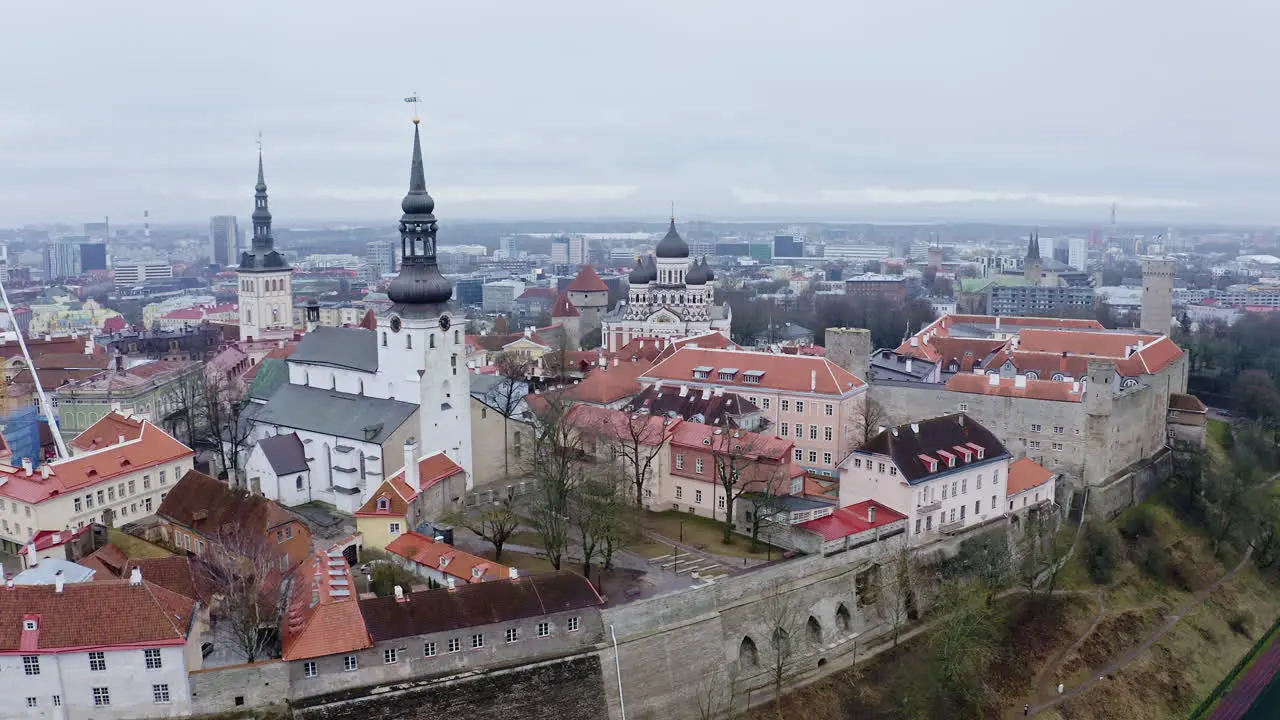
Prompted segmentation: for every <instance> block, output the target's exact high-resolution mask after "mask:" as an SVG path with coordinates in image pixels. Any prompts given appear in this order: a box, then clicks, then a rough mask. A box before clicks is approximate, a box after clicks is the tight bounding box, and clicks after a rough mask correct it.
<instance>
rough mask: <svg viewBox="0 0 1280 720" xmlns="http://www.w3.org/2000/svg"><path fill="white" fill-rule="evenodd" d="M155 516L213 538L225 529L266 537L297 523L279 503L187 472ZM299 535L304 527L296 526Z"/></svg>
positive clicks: (199, 474)
mask: <svg viewBox="0 0 1280 720" xmlns="http://www.w3.org/2000/svg"><path fill="white" fill-rule="evenodd" d="M156 514H157V515H159V516H160V517H162V518H164V519H166V520H169V521H170V522H173V523H175V524H178V525H181V526H182V527H185V528H189V529H191V530H194V531H195V532H198V533H202V534H204V535H205V536H206V537H216V536H217V535H218V534H219V533H220V532H221V531H223V529H225V528H228V527H236V528H243V529H244V530H245V531H246V532H249V533H252V535H253V536H254V537H261V538H266V537H267V535H268V533H270V532H271V531H272V530H274V529H275V528H278V527H281V526H283V525H288V524H289V523H292V522H295V521H298V517H297V516H296V515H294V514H293V513H292V512H290V511H288V510H286V509H285V508H284V507H282V506H281V505H280V504H279V503H276V502H275V501H273V500H269V499H267V498H266V497H263V496H262V495H253V494H250V493H247V492H242V491H240V490H236V489H234V488H231V487H229V486H228V485H227V484H226V483H224V482H222V481H221V480H219V479H217V478H215V477H211V476H209V475H205V474H204V473H202V472H199V471H197V470H188V471H187V474H186V475H183V476H182V479H181V480H179V481H178V484H177V485H174V486H173V487H172V488H171V489H170V490H169V492H168V494H167V495H165V497H164V500H162V501H161V502H160V507H159V508H157V509H156ZM297 524H298V525H299V526H300V527H299V530H298V531H299V532H303V529H302V528H305V525H303V524H302V523H301V522H298V523H297Z"/></svg>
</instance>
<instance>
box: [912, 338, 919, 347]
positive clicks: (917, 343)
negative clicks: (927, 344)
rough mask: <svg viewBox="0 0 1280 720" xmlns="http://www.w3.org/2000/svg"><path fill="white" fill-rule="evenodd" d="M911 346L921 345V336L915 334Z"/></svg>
mask: <svg viewBox="0 0 1280 720" xmlns="http://www.w3.org/2000/svg"><path fill="white" fill-rule="evenodd" d="M911 347H920V338H918V337H915V336H914V335H913V336H912V337H911Z"/></svg>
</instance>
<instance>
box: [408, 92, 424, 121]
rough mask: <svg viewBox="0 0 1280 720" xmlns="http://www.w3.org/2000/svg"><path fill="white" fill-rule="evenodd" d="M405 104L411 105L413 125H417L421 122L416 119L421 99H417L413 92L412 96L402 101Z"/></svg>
mask: <svg viewBox="0 0 1280 720" xmlns="http://www.w3.org/2000/svg"><path fill="white" fill-rule="evenodd" d="M404 101H405V102H407V103H413V124H414V125H417V124H418V123H421V122H422V118H420V117H418V103H420V102H422V98H420V97H418V93H417V92H416V91H415V92H414V93H413V94H412V95H410V96H409V97H407V98H405V99H404Z"/></svg>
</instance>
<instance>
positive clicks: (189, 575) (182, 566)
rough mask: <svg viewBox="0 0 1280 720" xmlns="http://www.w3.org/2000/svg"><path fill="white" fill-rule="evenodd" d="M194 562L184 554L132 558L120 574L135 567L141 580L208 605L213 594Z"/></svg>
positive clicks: (125, 576) (126, 574) (122, 574)
mask: <svg viewBox="0 0 1280 720" xmlns="http://www.w3.org/2000/svg"><path fill="white" fill-rule="evenodd" d="M194 563H195V560H192V559H191V558H190V557H188V556H185V555H171V556H169V557H158V558H134V559H132V560H130V561H129V562H128V564H127V565H126V566H125V568H124V571H123V572H122V573H120V576H121V577H124V578H127V577H129V575H130V573H131V572H132V571H133V568H135V567H136V568H138V570H139V571H140V572H141V573H142V579H143V580H146V581H147V582H152V583H155V584H156V585H159V586H160V587H162V588H165V589H167V590H170V591H172V592H175V593H177V594H179V595H181V596H182V597H186V598H192V599H195V600H199V601H200V602H201V603H202V604H204V605H208V604H209V601H210V599H211V597H212V594H213V593H212V588H210V587H208V583H207V582H205V581H204V580H203V579H202V578H201V577H200V575H199V573H198V571H197V570H196V566H195V564H194ZM95 579H97V578H96V576H95Z"/></svg>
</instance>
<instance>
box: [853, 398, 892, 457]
mask: <svg viewBox="0 0 1280 720" xmlns="http://www.w3.org/2000/svg"><path fill="white" fill-rule="evenodd" d="M887 417H888V413H886V412H885V411H884V406H883V405H881V404H880V403H878V402H876V401H875V400H874V399H872V398H871V396H870V395H867V396H866V397H865V398H864V400H863V402H861V403H859V404H858V409H857V411H856V412H855V413H854V419H855V420H856V421H857V426H858V427H857V431H858V435H859V438H858V447H862V446H864V445H866V444H867V443H868V442H870V441H871V438H873V437H875V436H876V435H877V434H878V433H879V432H880V426H882V425H884V422H885V419H886V418H887Z"/></svg>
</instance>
